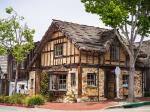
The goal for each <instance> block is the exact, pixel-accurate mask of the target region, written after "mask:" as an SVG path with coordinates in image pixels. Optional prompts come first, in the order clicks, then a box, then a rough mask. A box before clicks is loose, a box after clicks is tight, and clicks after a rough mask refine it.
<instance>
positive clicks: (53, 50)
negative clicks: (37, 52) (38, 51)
mask: <svg viewBox="0 0 150 112" xmlns="http://www.w3.org/2000/svg"><path fill="white" fill-rule="evenodd" d="M49 52H54V50H50V51H43V52H42V53H49Z"/></svg>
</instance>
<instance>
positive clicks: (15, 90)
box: [14, 62, 19, 93]
mask: <svg viewBox="0 0 150 112" xmlns="http://www.w3.org/2000/svg"><path fill="white" fill-rule="evenodd" d="M18 65H19V64H18V62H17V64H16V74H15V88H14V93H16V92H17V82H18V72H19V70H18V68H19V67H18Z"/></svg>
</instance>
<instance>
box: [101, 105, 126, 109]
mask: <svg viewBox="0 0 150 112" xmlns="http://www.w3.org/2000/svg"><path fill="white" fill-rule="evenodd" d="M114 108H124V107H123V106H122V105H116V106H110V107H107V108H104V110H105V109H114Z"/></svg>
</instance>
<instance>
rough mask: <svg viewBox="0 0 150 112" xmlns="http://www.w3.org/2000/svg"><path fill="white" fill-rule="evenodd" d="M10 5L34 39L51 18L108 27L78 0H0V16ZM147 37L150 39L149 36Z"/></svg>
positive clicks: (49, 22)
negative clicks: (32, 33) (31, 31)
mask: <svg viewBox="0 0 150 112" xmlns="http://www.w3.org/2000/svg"><path fill="white" fill-rule="evenodd" d="M10 6H11V7H12V8H13V9H14V10H15V11H17V13H18V14H19V15H20V16H24V17H25V20H24V21H25V22H27V24H28V26H29V28H31V29H35V31H36V32H35V34H34V40H35V41H40V40H41V39H42V37H43V36H44V34H45V32H46V31H47V29H48V27H49V26H50V24H51V22H52V19H58V20H63V21H68V22H74V23H79V24H85V25H90V26H98V27H102V28H109V27H106V26H105V25H104V24H103V23H102V22H101V21H100V19H99V16H97V15H94V14H90V13H87V12H85V8H84V4H82V3H81V2H80V0H0V18H6V17H7V16H8V14H6V13H5V8H7V7H10ZM147 39H149V40H150V37H149V38H147ZM147 39H146V40H147Z"/></svg>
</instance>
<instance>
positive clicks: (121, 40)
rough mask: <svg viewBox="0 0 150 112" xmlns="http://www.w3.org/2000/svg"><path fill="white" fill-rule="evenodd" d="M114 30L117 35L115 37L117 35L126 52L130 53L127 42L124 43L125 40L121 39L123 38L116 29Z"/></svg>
mask: <svg viewBox="0 0 150 112" xmlns="http://www.w3.org/2000/svg"><path fill="white" fill-rule="evenodd" d="M114 30H115V34H116V35H117V37H118V39H119V41H120V42H121V44H122V45H123V46H124V47H125V49H126V50H127V52H128V54H129V55H131V52H130V50H129V48H128V46H127V44H126V42H124V41H123V39H122V37H121V36H120V34H119V32H118V30H117V29H116V28H115V29H114Z"/></svg>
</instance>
